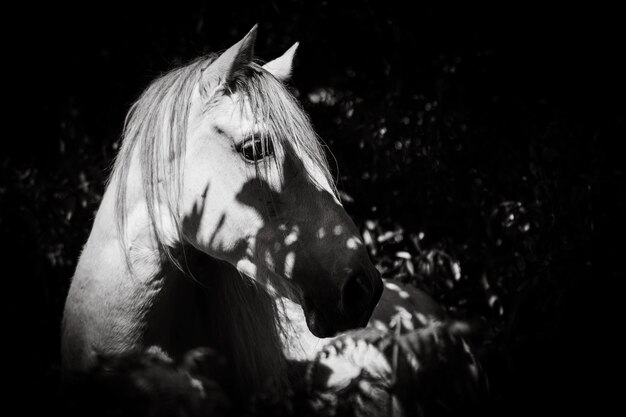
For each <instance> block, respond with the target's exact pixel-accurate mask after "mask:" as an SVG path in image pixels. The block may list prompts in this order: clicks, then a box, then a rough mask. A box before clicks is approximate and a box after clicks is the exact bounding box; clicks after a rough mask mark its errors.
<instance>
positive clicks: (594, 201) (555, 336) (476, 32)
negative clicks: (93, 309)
mask: <svg viewBox="0 0 626 417" xmlns="http://www.w3.org/2000/svg"><path fill="white" fill-rule="evenodd" d="M409 3H413V2H404V3H397V4H396V3H394V2H392V1H384V2H376V1H351V2H319V3H315V2H306V1H304V0H294V1H286V2H278V1H275V2H257V3H254V4H252V5H242V4H239V3H236V2H226V4H225V5H224V4H223V5H219V6H217V5H211V4H209V3H207V4H205V5H203V6H197V7H187V8H182V7H181V8H172V9H170V8H169V7H171V5H169V6H159V7H158V8H157V7H155V8H153V9H150V10H130V9H121V8H120V9H117V10H110V9H106V8H104V7H93V8H89V9H87V8H80V9H76V8H75V7H72V8H69V7H68V8H58V7H55V8H53V9H52V8H50V9H41V8H35V7H34V6H33V8H32V9H24V10H19V11H18V10H13V11H7V13H6V14H5V15H6V19H7V21H8V22H7V23H8V24H10V25H11V28H10V29H9V31H8V33H7V34H5V35H4V37H5V42H6V43H7V44H8V48H5V51H4V54H5V68H6V69H7V70H8V72H9V74H11V76H7V77H5V86H4V89H3V90H4V91H5V93H14V94H11V95H12V96H13V95H14V97H15V98H9V97H7V96H5V100H4V101H5V103H4V104H5V105H6V106H7V107H10V109H11V111H9V112H8V113H6V114H7V115H8V116H9V117H8V120H6V121H5V123H6V125H7V127H10V128H13V129H7V130H6V131H5V137H4V141H3V151H2V153H1V154H0V155H1V158H0V181H1V182H0V201H1V209H0V229H1V231H2V236H3V241H4V242H3V246H5V249H4V250H3V253H4V256H5V257H6V258H5V264H6V265H7V271H8V272H7V274H6V276H5V284H9V285H8V287H7V292H6V293H5V295H4V297H3V298H4V300H5V303H6V304H7V305H8V306H9V309H10V315H9V317H8V320H7V323H6V324H7V326H6V329H5V331H6V333H7V334H8V335H9V338H8V341H7V342H5V344H7V345H8V346H9V347H10V353H9V355H10V356H8V358H9V360H10V362H11V365H14V367H15V368H16V369H18V370H20V372H18V375H17V376H16V378H17V379H16V380H15V381H16V382H15V385H16V386H18V387H19V388H22V389H23V388H25V389H26V390H28V391H29V392H30V393H31V395H34V397H35V398H39V399H40V400H39V401H43V402H46V401H53V400H54V398H55V395H56V390H57V377H58V368H59V327H60V319H61V312H62V306H63V302H64V297H65V294H66V291H67V288H68V284H69V279H70V277H71V275H72V273H73V269H74V267H75V264H76V260H77V258H78V256H79V253H80V250H81V247H82V245H83V244H84V242H85V241H86V238H87V235H88V233H89V230H90V227H91V222H92V219H93V216H94V212H95V210H96V209H97V207H98V202H99V199H100V196H101V194H102V192H103V187H104V181H105V179H106V177H107V175H108V169H109V167H110V166H111V162H112V158H113V157H114V155H115V152H116V149H117V147H118V145H119V138H120V132H121V127H122V124H123V120H124V116H125V114H126V112H127V110H128V108H129V106H130V105H131V104H132V102H133V101H134V100H135V99H136V98H137V97H138V95H139V94H140V92H141V91H142V89H144V88H145V87H147V85H148V84H149V83H150V81H151V80H152V79H154V78H155V77H156V76H157V75H159V74H161V73H163V72H164V71H167V70H169V69H171V68H173V67H175V66H177V65H181V64H184V63H185V62H187V61H188V60H190V59H192V58H194V57H196V56H198V55H202V54H205V53H208V52H212V51H219V50H222V49H225V48H227V47H228V46H230V45H232V44H233V43H234V42H236V41H237V40H239V39H240V38H241V37H242V36H243V35H244V34H245V33H246V32H247V31H248V30H249V29H250V28H251V27H252V26H253V25H254V24H255V23H259V33H258V40H257V46H256V52H257V55H258V56H259V57H260V58H261V59H264V60H271V59H273V58H275V57H276V56H278V55H280V54H282V53H283V52H284V51H285V50H286V49H287V48H288V47H289V46H291V45H292V44H293V43H294V42H295V41H299V42H300V49H299V50H298V55H297V58H296V61H295V70H294V79H293V83H292V84H293V88H294V91H295V93H296V94H297V95H298V97H299V99H300V100H301V102H302V103H303V105H304V106H305V108H306V109H307V111H308V112H309V114H310V115H311V118H312V120H313V123H314V126H315V127H316V130H317V131H318V133H319V134H320V136H321V137H322V138H323V139H324V140H325V141H326V142H327V144H328V145H329V147H330V149H331V151H332V152H333V154H334V157H335V158H336V160H337V165H338V167H339V168H338V169H335V173H336V175H337V178H338V185H339V188H340V190H342V192H343V196H344V200H345V205H346V209H347V210H348V212H349V213H350V214H351V215H353V217H354V218H355V221H356V222H357V224H358V225H359V226H360V227H362V230H363V231H364V233H365V234H369V236H370V237H371V238H372V241H373V243H372V244H370V251H371V254H372V256H373V257H374V259H375V260H376V263H377V264H378V265H379V267H380V269H381V270H382V271H384V274H385V276H386V277H388V278H395V279H398V280H402V281H404V282H412V283H414V284H416V285H417V286H419V287H420V288H424V289H426V290H427V291H428V292H430V293H431V294H433V295H434V296H435V298H437V299H438V300H439V301H440V302H441V303H442V304H443V305H444V306H445V307H446V308H447V309H448V311H449V312H450V314H451V316H453V317H459V318H463V319H468V320H471V321H472V322H473V323H475V324H476V325H477V328H479V329H480V331H479V332H478V333H479V336H478V338H477V345H478V348H479V351H480V352H481V358H482V360H483V363H484V366H485V369H486V371H487V373H488V375H489V378H490V385H491V391H492V393H491V399H490V401H491V403H492V409H493V410H494V411H495V412H497V413H500V412H504V413H505V414H514V413H518V412H519V413H521V412H527V411H537V410H541V411H546V410H555V411H564V410H565V409H568V410H569V409H572V410H578V409H580V408H581V407H582V406H590V407H593V408H591V409H596V408H597V407H601V405H602V404H603V403H604V400H603V399H602V398H604V397H606V396H609V394H608V391H604V388H601V386H602V381H603V379H602V378H601V377H600V376H599V373H598V374H596V370H597V371H606V370H609V372H611V368H610V367H609V368H607V367H606V365H605V364H604V363H603V361H601V360H600V359H601V358H605V359H606V358H610V354H609V353H608V352H609V349H610V347H611V346H613V345H614V343H613V342H612V336H611V333H606V332H605V331H604V329H603V325H604V324H606V323H608V321H609V318H610V313H609V307H610V306H612V302H613V301H612V298H613V295H615V293H614V291H613V290H612V288H613V286H612V285H613V284H612V283H616V282H618V281H619V280H620V278H623V276H624V274H623V271H622V270H620V268H619V261H620V256H621V247H620V245H619V244H614V243H612V242H617V241H619V239H620V238H622V237H623V234H622V233H621V230H622V227H623V213H624V208H625V207H624V201H625V199H624V172H623V167H622V165H623V162H622V159H623V153H622V152H621V149H620V148H621V146H620V145H621V142H623V141H624V138H626V135H625V129H624V115H625V111H624V108H625V106H624V104H623V101H624V96H623V92H624V89H623V87H624V85H623V76H624V67H623V65H622V64H621V61H622V60H623V59H624V46H623V41H622V38H623V37H624V36H623V35H624V34H623V30H622V27H621V26H622V25H623V23H622V22H621V21H620V20H619V19H618V17H619V13H617V11H616V10H608V9H606V10H603V9H602V8H601V7H599V6H597V7H596V8H594V9H593V10H590V9H588V8H582V7H581V8H579V9H572V8H562V9H545V8H541V7H531V6H529V5H519V6H518V7H517V8H511V9H507V10H505V9H502V8H501V9H487V8H474V7H473V6H463V7H462V8H457V7H452V6H445V7H444V6H441V7H435V6H432V5H420V4H411V5H410V6H409ZM153 7H154V6H153ZM5 30H6V28H5ZM331 165H334V164H331ZM405 252H406V253H408V256H407V254H405ZM458 267H460V273H456V272H455V270H456V268H458ZM609 366H610V365H609ZM597 394H600V395H601V396H597ZM24 405H25V406H26V407H30V406H33V404H30V403H24Z"/></svg>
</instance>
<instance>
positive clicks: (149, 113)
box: [62, 26, 383, 390]
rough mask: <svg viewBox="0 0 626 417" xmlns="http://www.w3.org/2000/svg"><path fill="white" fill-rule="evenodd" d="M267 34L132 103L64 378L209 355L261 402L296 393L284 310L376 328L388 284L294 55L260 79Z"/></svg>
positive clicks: (80, 283) (319, 329)
mask: <svg viewBox="0 0 626 417" xmlns="http://www.w3.org/2000/svg"><path fill="white" fill-rule="evenodd" d="M255 37H256V26H255V28H253V29H252V30H251V31H250V33H248V34H247V35H246V36H245V37H244V38H243V39H242V40H241V41H240V42H238V43H237V44H235V45H233V46H232V47H231V48H229V49H228V50H226V51H225V52H224V53H222V54H221V55H219V56H217V57H216V56H210V57H207V58H202V59H199V60H196V61H195V62H192V63H191V64H189V65H187V66H185V67H182V68H179V69H176V70H174V71H171V72H169V73H167V74H165V75H164V76H162V77H161V78H159V79H158V80H156V81H154V82H153V83H152V84H151V85H150V86H149V87H148V88H147V89H146V91H145V92H144V93H143V94H142V95H141V97H140V98H139V99H138V101H137V102H136V103H135V104H134V105H133V106H132V108H131V110H130V112H129V115H128V117H127V121H126V125H125V130H124V138H123V143H122V147H121V150H120V152H119V155H118V156H117V158H116V161H115V165H114V168H113V172H112V175H111V177H110V179H109V182H108V185H107V187H106V191H105V194H104V196H103V199H102V203H101V205H100V207H99V210H98V213H97V216H96V218H95V221H94V224H93V228H92V231H91V234H90V236H89V239H88V241H87V243H86V245H85V247H84V249H83V252H82V254H81V256H80V260H79V262H78V266H77V268H76V272H75V274H74V277H73V279H72V283H71V286H70V290H69V294H68V297H67V301H66V304H65V311H64V317H63V329H62V360H63V361H62V364H63V369H64V371H65V372H66V373H68V372H69V373H71V372H72V371H82V370H88V369H90V368H91V367H92V366H93V365H94V364H95V363H96V362H97V360H98V356H99V355H110V354H118V353H124V352H129V351H137V350H142V349H144V348H145V347H148V346H158V347H159V348H160V349H162V350H163V351H164V352H166V353H167V354H168V355H170V356H172V357H174V358H176V357H178V356H179V355H181V354H182V353H183V352H185V351H187V350H189V349H191V348H194V347H197V346H203V345H209V346H214V347H215V348H217V349H218V350H219V351H221V352H222V353H223V354H224V355H225V356H226V357H227V359H229V362H230V363H231V364H232V366H234V367H235V372H234V374H235V375H236V377H237V378H238V381H239V382H240V387H241V389H242V390H254V389H259V388H262V387H263V386H265V385H266V384H269V383H272V384H280V383H281V382H282V381H283V380H284V375H285V356H284V355H283V342H282V340H281V336H280V335H281V332H282V329H281V327H282V324H283V321H282V320H281V319H280V316H279V314H278V311H277V309H276V305H275V299H276V298H277V297H286V298H287V299H289V300H291V301H293V302H294V303H297V304H299V305H301V306H302V308H303V312H304V316H305V318H304V320H305V321H306V324H307V326H308V329H309V330H310V332H311V333H312V334H313V335H315V336H316V337H328V336H332V335H334V334H336V333H337V332H340V331H343V330H347V329H351V328H357V327H362V326H363V325H365V324H366V323H367V322H368V320H369V318H370V315H371V313H372V310H373V309H374V307H375V306H376V304H377V302H378V300H379V298H380V295H381V292H382V287H383V285H382V281H381V279H380V275H379V273H378V272H377V270H376V269H375V268H374V266H373V265H372V263H371V261H370V259H369V257H368V255H367V252H366V250H365V247H364V245H363V242H362V241H361V238H360V235H359V232H358V230H357V228H356V226H355V225H354V223H353V222H352V220H351V219H350V218H349V216H348V215H347V214H346V212H345V211H344V209H343V207H342V205H341V203H340V201H339V198H338V197H337V192H336V190H335V188H334V185H333V181H332V178H331V175H330V173H329V170H328V165H327V162H326V159H325V156H324V151H323V148H322V146H321V145H320V142H319V140H318V138H317V136H316V135H315V133H314V131H313V129H312V127H311V125H310V122H309V120H308V118H307V116H306V115H305V113H304V112H303V110H302V109H301V107H300V106H299V105H298V104H297V102H296V100H295V99H294V97H293V96H292V95H291V94H290V93H289V91H288V89H287V88H286V87H285V86H284V85H283V83H284V82H285V81H287V80H288V78H289V76H290V73H291V68H292V60H293V57H294V54H295V51H296V48H297V44H296V45H294V46H293V47H292V48H290V49H289V50H288V51H287V52H286V53H285V54H284V55H283V56H281V57H279V58H277V59H275V60H274V61H271V62H269V63H267V64H266V65H263V66H261V65H259V64H257V63H255V62H254V61H253V47H254V41H255Z"/></svg>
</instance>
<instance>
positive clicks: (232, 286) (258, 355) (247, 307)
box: [186, 249, 286, 392]
mask: <svg viewBox="0 0 626 417" xmlns="http://www.w3.org/2000/svg"><path fill="white" fill-rule="evenodd" d="M186 261H187V265H188V267H189V269H190V273H191V275H192V276H193V277H195V278H196V279H197V280H198V281H201V283H196V284H195V285H196V286H197V288H198V291H199V292H201V293H202V294H203V295H204V301H203V303H202V304H203V305H204V306H206V307H203V308H202V310H201V311H202V314H203V315H204V317H207V318H208V319H207V325H208V327H207V333H208V334H210V342H209V344H210V345H211V346H213V347H215V348H216V349H217V350H218V351H219V352H220V353H222V354H223V355H224V356H225V357H226V358H227V360H228V361H229V364H230V366H231V367H232V368H234V370H235V375H236V379H237V381H238V385H239V388H240V389H242V390H243V391H248V392H250V390H252V391H256V392H259V390H262V389H263V388H267V385H268V384H271V386H272V387H273V389H282V388H284V387H285V383H286V380H285V378H286V359H285V356H284V354H283V348H282V341H281V337H280V335H281V329H280V328H279V326H280V324H279V322H278V320H277V317H278V316H277V311H276V306H275V302H274V299H273V298H272V296H270V295H269V294H268V293H267V292H266V291H265V289H263V288H261V287H259V286H258V285H256V284H254V283H252V282H251V280H249V278H247V277H244V276H242V275H241V274H240V273H239V272H238V271H237V270H236V269H235V268H234V267H232V266H231V265H230V264H227V263H226V262H223V261H219V260H216V259H214V258H211V257H209V256H207V255H205V254H203V253H201V252H199V251H197V250H194V249H188V250H187V254H186ZM187 278H189V277H187Z"/></svg>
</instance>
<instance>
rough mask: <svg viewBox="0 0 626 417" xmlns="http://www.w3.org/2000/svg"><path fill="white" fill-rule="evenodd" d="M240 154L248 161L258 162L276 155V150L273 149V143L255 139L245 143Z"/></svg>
mask: <svg viewBox="0 0 626 417" xmlns="http://www.w3.org/2000/svg"><path fill="white" fill-rule="evenodd" d="M240 152H241V153H242V154H243V157H244V158H246V159H247V160H248V161H251V162H258V161H260V160H261V159H263V158H265V157H267V156H270V155H272V154H273V153H274V148H272V143H271V142H270V141H268V140H265V141H264V140H262V139H260V138H254V139H252V140H249V141H247V142H246V143H244V144H243V146H242V147H241V150H240Z"/></svg>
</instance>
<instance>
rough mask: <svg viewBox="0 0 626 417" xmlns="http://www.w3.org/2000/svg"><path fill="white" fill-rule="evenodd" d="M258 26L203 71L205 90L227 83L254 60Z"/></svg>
mask: <svg viewBox="0 0 626 417" xmlns="http://www.w3.org/2000/svg"><path fill="white" fill-rule="evenodd" d="M257 26H258V25H254V26H253V27H252V29H250V32H248V34H247V35H246V36H244V37H243V39H242V40H240V41H239V42H237V43H236V44H234V45H233V46H231V47H230V48H228V49H227V50H226V51H225V52H223V53H222V54H221V55H220V56H219V57H218V58H217V59H216V60H215V61H213V62H212V63H211V64H210V65H209V66H208V67H206V68H204V69H203V70H202V84H203V85H204V87H205V90H206V89H207V88H206V87H207V86H209V85H211V86H213V87H217V86H218V85H220V84H222V83H225V82H226V83H227V82H228V81H230V79H231V78H232V76H233V74H234V73H235V72H236V71H237V70H238V69H239V68H241V67H242V66H243V65H246V64H248V63H250V62H251V61H252V58H254V42H255V41H256V31H257Z"/></svg>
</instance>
